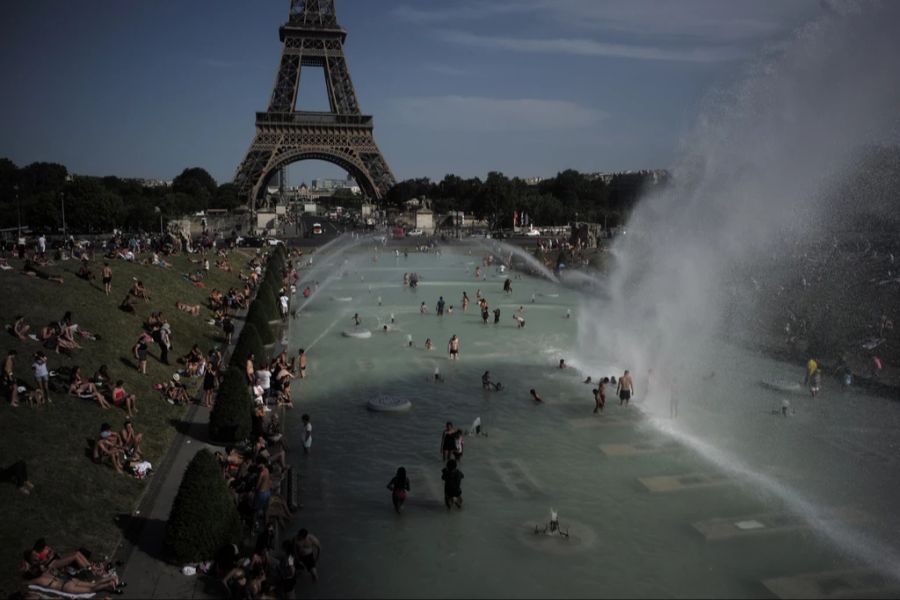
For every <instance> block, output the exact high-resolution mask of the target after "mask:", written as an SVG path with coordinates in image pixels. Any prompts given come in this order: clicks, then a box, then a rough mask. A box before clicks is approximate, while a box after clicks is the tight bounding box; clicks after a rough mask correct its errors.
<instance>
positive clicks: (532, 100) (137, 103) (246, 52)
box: [0, 0, 820, 182]
mask: <svg viewBox="0 0 900 600" xmlns="http://www.w3.org/2000/svg"><path fill="white" fill-rule="evenodd" d="M336 4H337V12H338V20H339V22H340V23H341V25H343V26H344V28H345V29H347V31H348V37H347V42H346V44H345V48H344V49H345V53H346V56H347V59H348V61H349V66H350V72H351V75H352V77H353V81H354V84H355V87H356V92H357V96H358V98H359V101H360V104H361V106H362V110H363V112H365V113H367V114H372V115H374V117H375V135H376V140H377V141H378V143H379V145H380V146H381V149H382V152H383V153H384V154H385V157H386V159H387V160H388V162H389V164H390V165H391V167H392V169H393V170H394V173H395V175H396V176H397V177H398V179H405V178H409V177H418V176H427V177H432V178H434V179H439V178H441V177H442V176H443V175H444V174H446V173H456V174H459V175H462V176H480V177H483V176H484V175H485V173H486V172H487V171H489V170H501V171H503V172H505V173H507V174H509V175H518V176H531V175H538V176H548V175H553V174H554V173H556V172H557V171H559V170H562V169H565V168H569V167H571V168H576V169H579V170H583V171H613V170H621V169H640V168H656V167H665V166H667V165H668V164H669V162H670V161H671V159H672V157H673V156H674V152H675V148H676V146H677V143H678V140H679V137H680V136H681V134H682V133H683V132H684V131H685V130H686V129H687V128H688V127H689V126H690V125H691V123H692V121H693V119H694V118H695V116H696V114H697V112H698V110H699V105H700V102H701V100H702V99H703V98H704V96H705V95H706V94H708V93H709V92H710V91H711V90H713V89H714V88H716V87H719V86H724V85H727V84H728V82H730V81H732V80H733V79H734V78H735V77H739V76H740V73H741V71H742V65H743V64H745V62H746V61H748V60H751V59H752V58H753V56H754V55H755V54H756V53H758V52H759V51H760V49H762V48H764V47H766V46H767V45H770V44H776V43H777V42H778V40H779V39H780V38H782V37H783V36H785V35H787V34H788V33H789V32H790V31H791V30H792V29H794V28H795V27H796V26H797V25H799V24H800V23H802V22H804V21H805V20H806V19H808V18H810V17H811V16H813V15H814V14H815V12H816V11H817V10H820V9H819V5H818V3H817V2H814V1H812V0H809V1H807V0H804V1H796V2H780V1H779V2H759V1H753V2H737V1H732V2H720V1H711V2H710V1H702V2H701V1H694V0H692V1H687V0H685V1H678V2H675V1H654V2H650V1H646V0H636V1H628V2H625V1H621V2H604V1H601V0H476V1H468V0H462V1H457V2H438V1H415V0H378V1H373V0H337V2H336ZM288 7H289V2H288V1H287V0H264V1H255V2H247V1H246V0H218V1H216V2H212V1H190V2H176V1H159V2H137V1H129V2H123V1H113V0H105V1H100V0H79V1H78V2H71V1H62V0H32V1H29V2H7V3H4V5H3V7H2V15H3V18H2V19H0V72H2V73H3V76H4V79H5V81H4V84H3V86H2V89H0V156H6V157H9V158H11V159H12V160H14V161H15V162H16V163H17V164H19V165H23V164H27V163H29V162H32V161H36V160H47V161H55V162H60V163H63V164H65V165H66V166H68V167H69V168H70V170H72V171H75V172H77V173H83V174H96V175H106V174H113V175H119V176H123V177H158V178H164V179H170V178H172V177H173V176H174V175H176V174H178V173H179V172H180V171H181V169H182V168H184V167H187V166H201V167H204V168H206V169H207V170H209V171H210V173H212V175H213V176H214V177H215V178H216V179H217V180H219V181H220V182H223V181H227V180H230V179H231V177H232V176H233V174H234V170H235V167H236V166H237V164H238V162H239V161H240V160H241V158H242V157H243V154H244V152H245V151H246V149H247V146H248V144H249V142H250V140H251V139H252V136H253V133H254V113H255V112H256V111H258V110H264V109H265V108H266V106H267V105H268V100H269V95H270V94H271V90H272V84H273V80H274V76H275V70H276V67H277V64H278V60H279V56H280V51H281V44H280V42H279V41H278V33H277V30H278V27H279V25H281V24H282V23H283V22H284V21H285V20H286V18H287V12H288ZM303 75H304V79H303V80H302V81H303V82H305V83H306V84H307V85H306V86H305V87H304V86H303V83H301V98H302V99H301V102H302V103H303V104H302V107H303V108H310V109H316V108H322V107H323V104H322V103H324V97H325V96H324V93H323V90H322V89H321V86H318V85H315V84H317V83H319V82H321V75H318V76H315V75H314V76H312V77H309V76H307V75H308V74H307V72H306V71H304V73H303ZM317 79H318V81H317ZM312 87H315V88H316V89H313V90H310V88H312ZM307 100H308V102H307ZM339 173H341V172H340V171H339V170H337V169H335V168H332V167H331V166H330V165H323V164H321V163H299V164H298V165H294V166H293V167H292V169H291V176H290V178H291V180H292V181H295V180H299V179H306V178H308V177H310V176H316V175H318V176H326V177H328V176H335V175H337V174H339Z"/></svg>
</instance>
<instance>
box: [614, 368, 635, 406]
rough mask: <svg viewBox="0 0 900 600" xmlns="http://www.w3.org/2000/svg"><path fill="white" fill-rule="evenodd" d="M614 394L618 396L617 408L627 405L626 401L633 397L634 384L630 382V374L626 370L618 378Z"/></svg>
mask: <svg viewBox="0 0 900 600" xmlns="http://www.w3.org/2000/svg"><path fill="white" fill-rule="evenodd" d="M616 393H617V394H618V395H619V406H622V405H623V404H628V401H629V400H631V397H632V396H633V395H634V382H633V381H632V380H631V374H630V373H629V372H628V370H627V369H626V370H625V372H624V373H623V374H622V376H621V377H619V383H618V385H617V386H616Z"/></svg>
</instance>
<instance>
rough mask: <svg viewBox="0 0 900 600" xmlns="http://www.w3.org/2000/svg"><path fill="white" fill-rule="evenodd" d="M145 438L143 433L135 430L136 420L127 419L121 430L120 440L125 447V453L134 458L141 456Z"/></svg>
mask: <svg viewBox="0 0 900 600" xmlns="http://www.w3.org/2000/svg"><path fill="white" fill-rule="evenodd" d="M143 440H144V434H143V433H137V432H136V431H135V430H134V422H132V420H131V418H130V417H129V418H126V419H125V425H123V426H122V431H120V432H119V442H120V443H121V444H122V448H124V449H125V455H126V456H129V457H130V458H132V459H136V458H141V442H142V441H143Z"/></svg>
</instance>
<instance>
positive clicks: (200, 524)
mask: <svg viewBox="0 0 900 600" xmlns="http://www.w3.org/2000/svg"><path fill="white" fill-rule="evenodd" d="M285 260H286V252H285V249H284V247H283V246H280V245H279V246H277V247H276V248H275V250H274V251H273V252H272V255H271V256H270V258H269V262H268V264H267V265H266V273H265V276H264V277H263V280H262V282H261V283H260V286H259V288H258V290H257V294H256V299H254V300H253V302H252V303H251V304H250V308H249V309H248V310H247V317H246V321H245V322H244V327H243V329H242V330H241V334H240V335H239V336H238V339H237V342H236V343H235V347H234V351H233V352H232V354H231V366H230V367H229V368H228V370H227V371H226V372H225V376H224V377H223V378H222V383H221V384H220V385H219V391H218V394H217V397H216V403H215V405H214V406H213V409H212V411H211V412H210V414H209V437H210V440H211V441H213V442H219V443H225V444H233V443H235V442H239V441H241V440H244V439H246V438H247V437H248V436H249V435H250V429H251V420H252V413H253V402H252V400H251V398H250V391H249V388H248V385H247V376H246V374H245V372H244V365H245V363H246V361H247V357H248V356H250V355H251V354H252V355H253V356H254V358H255V359H256V360H257V361H259V360H261V359H262V358H263V357H264V356H265V345H267V344H271V343H274V342H275V335H274V334H273V332H272V328H271V326H270V325H269V321H271V320H274V319H276V318H278V316H279V312H278V304H277V302H278V300H277V298H278V291H279V290H280V289H281V284H282V279H281V275H282V272H283V269H284V265H285ZM240 536H241V522H240V516H239V515H238V512H237V507H236V506H235V504H234V501H233V500H232V498H231V495H230V494H229V492H228V489H227V487H226V485H225V480H224V479H223V477H222V473H221V469H220V467H219V465H218V463H217V461H216V459H215V457H214V456H213V455H212V454H211V453H210V452H209V451H208V450H201V451H200V452H198V453H197V454H196V455H195V456H194V459H193V460H192V461H191V463H190V465H188V468H187V470H186V471H185V474H184V478H183V479H182V480H181V487H180V488H179V489H178V495H177V496H176V498H175V503H174V504H173V505H172V512H171V514H170V515H169V522H168V524H167V526H166V539H165V549H166V553H167V555H168V556H169V557H170V558H172V559H174V560H175V561H176V562H177V563H179V564H183V563H186V562H198V561H201V560H207V559H209V558H211V557H213V556H214V555H215V553H216V551H218V550H219V548H221V547H222V546H224V545H225V544H231V543H236V542H238V541H239V540H240Z"/></svg>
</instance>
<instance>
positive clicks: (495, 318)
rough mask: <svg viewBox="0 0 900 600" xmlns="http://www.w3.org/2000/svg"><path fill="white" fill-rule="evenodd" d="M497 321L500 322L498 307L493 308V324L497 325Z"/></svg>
mask: <svg viewBox="0 0 900 600" xmlns="http://www.w3.org/2000/svg"><path fill="white" fill-rule="evenodd" d="M498 323H500V309H499V308H495V309H494V325H497V324H498Z"/></svg>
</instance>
